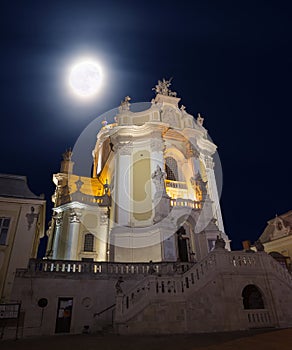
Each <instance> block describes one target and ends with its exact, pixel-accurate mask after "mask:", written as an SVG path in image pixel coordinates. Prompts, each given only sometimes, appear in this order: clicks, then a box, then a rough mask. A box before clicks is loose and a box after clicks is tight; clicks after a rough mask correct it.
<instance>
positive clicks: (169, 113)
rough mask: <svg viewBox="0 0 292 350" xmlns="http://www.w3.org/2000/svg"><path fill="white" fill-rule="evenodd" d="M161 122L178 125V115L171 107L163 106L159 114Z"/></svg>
mask: <svg viewBox="0 0 292 350" xmlns="http://www.w3.org/2000/svg"><path fill="white" fill-rule="evenodd" d="M161 119H162V121H163V123H168V124H170V125H171V126H174V127H179V122H178V116H177V114H176V111H175V109H174V108H173V107H165V108H164V109H163V111H162V114H161Z"/></svg>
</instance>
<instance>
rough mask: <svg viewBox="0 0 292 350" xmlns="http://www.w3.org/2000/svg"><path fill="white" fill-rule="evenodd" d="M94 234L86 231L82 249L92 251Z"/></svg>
mask: <svg viewBox="0 0 292 350" xmlns="http://www.w3.org/2000/svg"><path fill="white" fill-rule="evenodd" d="M93 246H94V236H93V234H92V233H86V235H85V236H84V251H85V252H93Z"/></svg>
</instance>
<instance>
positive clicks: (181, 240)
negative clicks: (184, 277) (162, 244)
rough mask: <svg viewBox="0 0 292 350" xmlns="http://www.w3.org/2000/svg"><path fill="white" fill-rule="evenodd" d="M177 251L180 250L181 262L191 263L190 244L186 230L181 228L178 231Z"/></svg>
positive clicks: (179, 258)
mask: <svg viewBox="0 0 292 350" xmlns="http://www.w3.org/2000/svg"><path fill="white" fill-rule="evenodd" d="M176 234H177V249H178V260H179V261H181V262H188V261H189V248H188V246H189V242H188V237H187V236H186V230H185V228H184V227H183V226H181V227H180V228H179V229H178V230H177V231H176Z"/></svg>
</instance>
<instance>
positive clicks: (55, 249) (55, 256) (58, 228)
mask: <svg viewBox="0 0 292 350" xmlns="http://www.w3.org/2000/svg"><path fill="white" fill-rule="evenodd" d="M62 214H63V213H58V214H56V215H55V216H54V220H55V230H54V231H55V234H54V237H53V240H54V241H53V246H52V253H53V256H52V258H53V259H54V260H56V259H61V257H60V256H59V251H58V248H59V244H60V235H61V230H62V224H63V215H62Z"/></svg>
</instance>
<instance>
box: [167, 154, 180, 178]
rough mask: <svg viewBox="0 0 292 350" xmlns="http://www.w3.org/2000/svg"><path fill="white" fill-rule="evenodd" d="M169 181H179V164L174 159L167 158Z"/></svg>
mask: <svg viewBox="0 0 292 350" xmlns="http://www.w3.org/2000/svg"><path fill="white" fill-rule="evenodd" d="M165 171H166V175H167V180H172V181H178V171H177V162H176V160H175V159H174V158H172V157H167V158H165Z"/></svg>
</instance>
